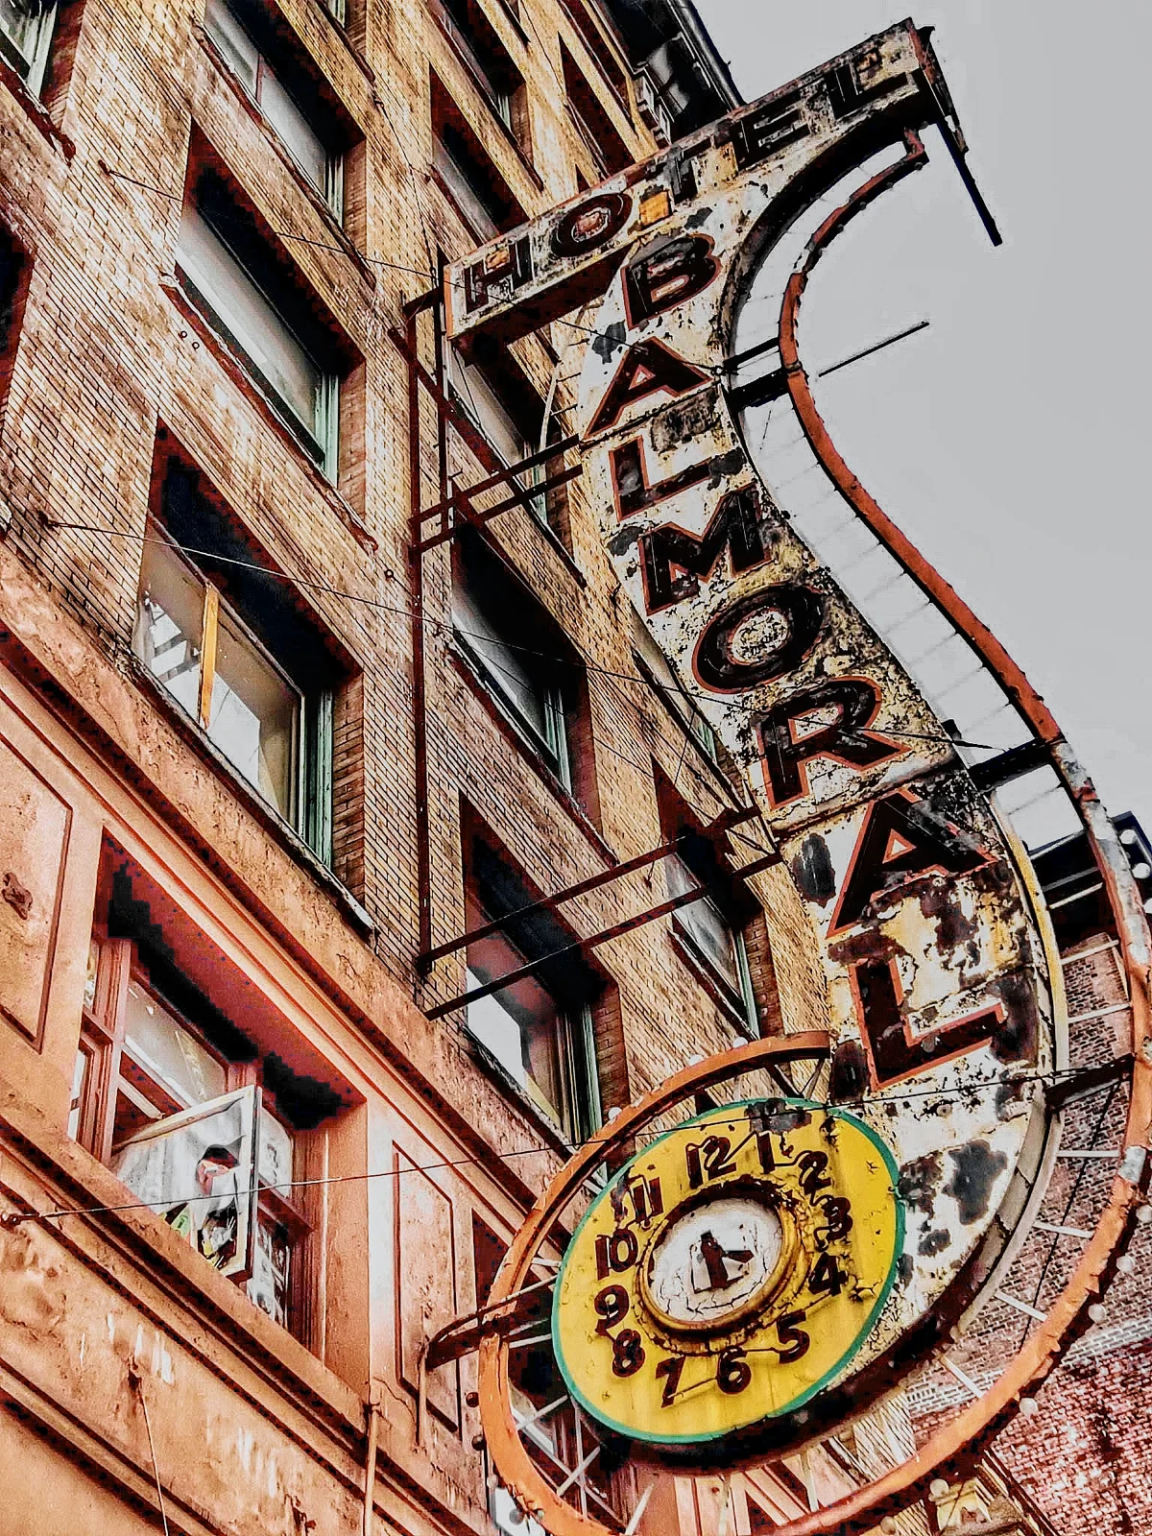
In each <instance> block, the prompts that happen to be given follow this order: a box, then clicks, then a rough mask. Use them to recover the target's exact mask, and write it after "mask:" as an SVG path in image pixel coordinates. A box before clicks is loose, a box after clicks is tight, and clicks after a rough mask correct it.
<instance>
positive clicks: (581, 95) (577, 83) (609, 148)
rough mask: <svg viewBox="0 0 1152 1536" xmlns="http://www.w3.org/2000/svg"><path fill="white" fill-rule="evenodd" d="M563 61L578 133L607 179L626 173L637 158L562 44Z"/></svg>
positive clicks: (565, 82)
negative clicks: (616, 173) (622, 172)
mask: <svg viewBox="0 0 1152 1536" xmlns="http://www.w3.org/2000/svg"><path fill="white" fill-rule="evenodd" d="M560 57H561V63H562V64H563V68H564V89H565V91H566V92H567V95H568V111H569V114H570V116H571V118H572V121H573V122H574V124H575V125H576V131H577V132H578V133H579V135H580V137H581V139H582V140H583V141H584V144H585V146H586V147H587V149H588V151H589V153H590V154H591V156H592V158H593V160H594V161H595V162H596V165H597V166H598V167H599V169H600V171H601V172H602V173H603V174H604V175H605V176H610V175H612V174H613V173H615V172H616V171H623V170H626V169H627V168H628V166H630V165H632V164H633V162H634V160H635V156H634V155H633V153H632V151H631V150H630V149H629V148H628V146H627V144H625V142H624V140H623V139H622V138H621V137H620V135H619V134H618V133H617V131H616V129H615V128H614V127H613V125H612V119H611V118H610V117H609V116H608V114H607V112H605V110H604V108H603V107H602V106H601V104H600V100H599V97H598V96H597V95H596V92H595V91H594V90H593V89H592V87H591V86H590V85H589V84H588V81H587V80H586V79H585V78H584V74H583V72H582V71H581V69H580V67H579V65H578V64H577V63H576V61H575V59H573V57H572V55H571V54H570V53H569V52H568V50H567V48H565V46H564V44H563V43H561V44H560Z"/></svg>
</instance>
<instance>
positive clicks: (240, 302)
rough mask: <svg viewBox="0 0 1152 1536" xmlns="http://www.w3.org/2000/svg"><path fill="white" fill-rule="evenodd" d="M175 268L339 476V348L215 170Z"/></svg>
mask: <svg viewBox="0 0 1152 1536" xmlns="http://www.w3.org/2000/svg"><path fill="white" fill-rule="evenodd" d="M176 270H177V274H178V276H179V278H180V281H181V283H182V284H183V286H184V288H185V290H186V291H187V293H188V296H189V298H190V299H191V301H192V303H193V305H194V306H195V307H196V308H197V309H198V310H199V311H200V312H201V314H202V315H203V317H204V319H205V320H206V321H207V322H208V324H209V325H210V326H211V327H212V329H213V330H215V331H216V332H217V333H218V334H219V335H220V336H221V338H222V339H223V340H224V341H225V342H226V343H227V344H228V345H229V346H230V347H231V348H232V349H233V350H234V351H235V352H236V353H237V354H238V355H239V357H240V359H241V361H242V363H243V364H244V366H245V368H246V370H247V372H248V373H249V374H250V375H251V376H252V378H253V379H254V381H255V382H256V384H257V385H258V387H259V388H260V390H261V392H262V393H263V394H264V396H265V398H266V399H267V400H268V402H269V404H270V405H271V406H272V409H273V410H274V411H275V412H276V414H277V415H278V416H279V418H280V419H281V420H282V421H283V422H284V423H285V425H286V426H287V427H288V429H289V430H290V431H291V433H292V434H293V436H294V437H295V438H296V439H297V440H298V441H299V442H300V444H301V446H302V447H303V448H304V450H305V451H306V452H307V454H308V455H309V457H310V458H311V459H312V460H313V461H314V463H315V464H316V465H317V466H318V467H319V469H320V470H321V471H322V473H323V474H324V475H325V476H326V477H327V478H328V479H329V480H334V479H335V477H336V471H337V439H338V424H339V385H340V380H339V374H338V370H337V361H336V357H335V347H334V344H333V342H332V339H331V337H330V336H329V335H326V334H325V333H324V327H323V326H322V325H320V324H318V323H317V322H316V321H315V319H314V318H313V316H312V315H311V314H309V312H308V304H307V302H306V295H305V294H303V293H302V292H301V291H300V288H299V287H298V286H297V285H295V284H293V283H292V282H291V281H290V280H289V279H287V278H286V276H285V274H284V272H283V271H282V270H281V268H280V267H279V265H278V263H277V261H276V258H275V256H274V254H273V253H272V251H271V250H270V249H269V248H268V246H267V244H266V243H265V242H264V241H263V240H262V239H261V238H260V235H259V233H258V231H257V228H256V225H255V221H254V219H253V217H252V215H251V214H250V213H249V212H248V211H247V210H246V209H244V208H243V207H242V206H241V205H240V204H239V202H238V201H237V199H236V198H235V197H234V196H233V195H232V193H231V191H230V189H229V188H228V187H227V185H226V184H225V182H224V180H223V178H222V177H221V176H219V175H218V174H217V173H216V172H215V171H212V170H206V171H203V172H201V173H200V175H199V176H198V178H197V179H196V182H195V185H194V189H193V192H192V195H191V196H190V198H189V199H188V200H187V201H186V202H185V204H184V210H183V213H182V215H181V219H180V234H179V238H178V240H177V244H176ZM289 315H291V316H292V319H291V320H289V318H288V316H289Z"/></svg>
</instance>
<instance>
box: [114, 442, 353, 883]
mask: <svg viewBox="0 0 1152 1536" xmlns="http://www.w3.org/2000/svg"><path fill="white" fill-rule="evenodd" d="M253 567H256V569H254V568H253ZM133 649H134V651H135V653H136V655H137V657H138V658H139V660H140V661H141V662H142V663H143V665H144V667H145V668H146V669H147V670H148V672H149V673H150V674H151V676H152V677H153V678H154V679H155V680H156V682H157V683H158V684H159V685H160V686H161V687H162V688H163V689H164V691H165V693H166V694H167V695H168V697H169V698H170V699H171V700H172V701H173V702H174V703H175V704H177V705H178V706H179V707H180V708H181V710H183V712H184V713H185V714H186V715H187V716H188V718H189V719H190V720H191V721H192V722H194V724H195V725H196V726H197V727H198V729H199V730H200V731H201V732H203V734H204V736H205V737H206V738H207V740H208V741H209V742H210V743H211V745H212V746H213V747H214V748H215V749H216V751H217V752H219V753H220V754H221V756H223V757H224V758H225V759H226V760H227V761H228V763H229V764H230V765H231V767H232V768H233V769H234V770H235V771H236V773H238V774H239V776H240V777H241V778H242V779H244V780H245V781H246V782H247V783H248V784H249V785H250V786H251V788H252V789H254V790H255V791H256V793H257V794H258V795H259V796H260V797H261V799H262V800H263V801H264V802H265V803H266V804H267V805H268V807H269V808H270V809H271V810H272V811H274V812H275V813H276V814H277V815H278V816H279V817H280V818H281V819H282V820H283V821H285V822H287V823H288V825H289V826H290V827H292V829H293V830H294V831H295V832H296V833H297V834H298V835H299V836H300V837H301V838H303V839H304V841H305V842H307V843H308V845H309V846H310V847H311V849H312V851H313V852H314V853H315V854H316V855H317V857H318V858H320V859H321V860H322V861H323V862H324V863H326V864H330V865H331V864H332V863H333V862H334V846H333V798H334V783H333V778H334V774H333V761H334V750H333V738H334V732H335V725H336V717H337V714H338V713H339V712H340V711H339V705H340V702H341V695H342V694H343V693H344V692H345V691H346V690H347V688H348V685H349V682H350V670H351V669H350V665H349V662H348V660H347V659H346V658H345V657H344V656H343V653H342V652H341V651H339V650H338V648H337V647H336V645H335V643H334V641H333V640H332V639H331V637H329V636H327V635H326V634H325V633H323V632H322V631H321V630H320V627H319V625H318V624H317V623H316V621H315V620H314V619H313V618H312V617H311V615H310V614H309V613H308V612H307V610H306V609H305V608H304V607H303V605H302V604H301V603H300V602H299V601H298V600H295V599H294V598H293V594H292V590H291V586H290V583H288V582H287V581H285V580H282V579H280V578H279V577H278V576H277V575H276V574H275V573H274V572H273V571H272V568H271V566H270V563H269V562H268V560H267V558H266V557H265V556H264V555H263V554H262V552H261V551H259V550H257V549H256V548H255V547H254V546H253V545H252V543H251V542H250V541H249V540H248V539H247V538H246V537H245V536H244V535H243V533H242V532H241V530H240V528H239V526H238V524H237V523H236V522H235V520H234V519H232V518H231V517H230V516H229V515H228V513H227V511H226V510H225V509H224V508H223V507H222V505H221V503H220V501H219V498H218V497H217V496H216V494H215V493H214V491H213V489H212V487H211V486H210V485H209V484H208V482H207V481H206V479H205V478H204V476H203V475H201V474H200V473H199V472H198V471H197V470H195V469H194V468H192V466H191V465H190V464H189V463H188V462H187V461H186V460H185V459H184V458H183V457H182V456H180V455H178V454H177V453H175V452H174V451H172V452H170V451H167V450H165V451H162V452H161V454H160V455H159V457H158V460H157V467H156V484H155V491H154V497H153V517H152V519H151V521H150V522H149V525H148V535H147V538H146V540H145V543H144V555H143V561H142V566H141V573H140V594H139V601H138V607H137V616H136V625H135V629H134V632H133Z"/></svg>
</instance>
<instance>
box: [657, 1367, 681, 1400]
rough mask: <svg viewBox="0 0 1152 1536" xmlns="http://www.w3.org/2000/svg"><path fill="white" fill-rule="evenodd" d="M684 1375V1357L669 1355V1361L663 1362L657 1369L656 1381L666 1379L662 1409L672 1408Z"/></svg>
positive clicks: (661, 1398) (662, 1396)
mask: <svg viewBox="0 0 1152 1536" xmlns="http://www.w3.org/2000/svg"><path fill="white" fill-rule="evenodd" d="M683 1374H684V1356H683V1355H669V1356H668V1358H667V1360H661V1362H660V1364H659V1365H658V1366H657V1367H656V1379H657V1381H659V1379H660V1377H661V1376H663V1378H664V1391H663V1393H662V1394H661V1397H660V1406H661V1408H671V1406H672V1403H673V1401H674V1399H675V1397H676V1388H677V1387H678V1386H679V1385H680V1378H681V1376H682V1375H683Z"/></svg>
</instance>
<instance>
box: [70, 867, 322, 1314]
mask: <svg viewBox="0 0 1152 1536" xmlns="http://www.w3.org/2000/svg"><path fill="white" fill-rule="evenodd" d="M102 884H103V886H104V891H105V893H104V896H103V898H102V902H101V904H100V905H99V906H98V916H99V917H100V921H99V922H98V924H97V925H96V928H95V931H94V933H93V937H92V941H91V947H90V950H89V960H88V978H87V985H86V989H85V994H84V1010H83V1022H82V1029H81V1038H80V1046H79V1050H78V1052H77V1055H76V1062H75V1068H74V1074H73V1086H72V1103H71V1108H70V1112H69V1119H68V1133H69V1135H71V1136H72V1137H74V1138H75V1139H76V1140H78V1141H80V1142H81V1143H82V1144H83V1145H85V1146H86V1147H87V1148H88V1149H89V1150H90V1151H91V1152H93V1153H94V1154H95V1155H96V1156H97V1157H99V1158H100V1159H101V1161H103V1162H105V1163H107V1164H108V1165H109V1166H110V1167H111V1168H112V1169H113V1171H114V1172H115V1173H116V1174H117V1175H118V1176H119V1177H120V1178H121V1179H122V1180H123V1182H124V1183H125V1184H126V1185H127V1186H128V1188H129V1189H130V1190H132V1192H133V1193H134V1194H135V1195H136V1196H137V1198H138V1199H140V1200H141V1201H143V1202H146V1203H147V1204H149V1205H151V1206H152V1207H153V1209H155V1210H156V1211H157V1213H158V1214H159V1215H160V1216H161V1217H162V1218H163V1219H164V1221H166V1222H167V1224H168V1225H169V1226H170V1227H171V1228H172V1229H173V1230H174V1231H175V1232H177V1233H178V1234H179V1235H180V1236H181V1237H183V1238H184V1239H185V1240H186V1241H187V1242H188V1243H189V1244H190V1246H191V1247H193V1248H194V1249H195V1250H196V1252H198V1253H199V1254H200V1255H201V1256H202V1257H203V1258H204V1259H205V1260H206V1261H207V1262H208V1263H209V1264H211V1265H212V1266H213V1268H215V1269H217V1270H219V1271H220V1273H221V1274H223V1275H224V1276H225V1277H227V1278H229V1279H231V1280H232V1281H234V1283H235V1284H237V1285H238V1286H241V1287H243V1289H244V1290H245V1292H246V1293H247V1295H248V1296H249V1298H250V1299H251V1300H252V1301H254V1302H255V1303H256V1305H257V1306H259V1307H260V1308H261V1309H262V1310H263V1311H265V1312H266V1313H268V1315H269V1316H270V1317H272V1318H274V1319H275V1321H276V1322H278V1323H280V1324H281V1325H282V1326H284V1327H286V1328H289V1329H291V1331H292V1332H294V1333H296V1334H297V1336H299V1337H304V1336H305V1334H306V1331H307V1327H308V1306H307V1300H306V1295H305V1276H306V1268H307V1266H306V1262H305V1252H306V1248H307V1244H308V1242H309V1237H310V1233H311V1229H312V1222H311V1220H310V1216H309V1211H308V1203H307V1192H306V1191H303V1190H297V1189H295V1188H293V1187H292V1184H293V1180H294V1179H298V1178H300V1177H301V1176H302V1172H301V1170H302V1154H301V1149H300V1142H301V1140H302V1133H303V1132H304V1131H306V1130H307V1129H309V1128H311V1127H312V1126H314V1125H315V1124H316V1123H317V1116H316V1115H314V1114H308V1113H304V1114H303V1115H300V1114H299V1113H297V1114H296V1115H295V1117H294V1116H293V1115H292V1114H290V1113H287V1112H286V1104H285V1101H283V1100H282V1099H281V1097H280V1096H279V1093H278V1088H277V1082H276V1080H277V1070H276V1062H277V1060H278V1058H275V1057H269V1058H267V1059H266V1060H265V1061H264V1062H261V1060H260V1059H259V1052H258V1050H257V1049H256V1047H255V1046H254V1044H253V1042H251V1041H249V1040H247V1039H246V1038H245V1037H244V1036H243V1035H242V1034H241V1033H240V1031H239V1030H238V1029H237V1028H236V1027H235V1026H234V1025H233V1024H232V1023H231V1021H230V1020H229V1019H228V1018H227V1017H226V1016H225V1015H223V1014H222V1013H221V1012H220V1011H219V1009H217V1008H216V1007H214V1006H213V1004H212V1003H211V1002H210V1001H209V999H208V997H207V996H206V995H205V994H204V993H203V992H202V991H200V990H199V988H198V987H197V986H196V985H195V984H194V983H193V982H191V981H190V980H189V979H188V978H187V977H186V976H184V975H183V974H181V972H179V971H178V970H177V969H176V966H175V965H174V963H173V961H172V958H171V955H170V953H166V952H165V951H166V949H167V946H166V944H165V942H164V939H160V940H159V942H158V941H157V935H158V930H157V929H156V928H155V927H154V926H152V924H151V921H150V917H151V910H150V904H148V903H144V902H139V901H137V900H135V899H134V896H133V887H132V881H131V879H130V877H129V875H128V873H127V864H125V865H123V866H122V867H121V868H118V869H110V868H109V866H108V862H107V861H106V863H105V869H104V875H103V877H102ZM109 891H110V894H109ZM129 933H134V934H135V937H128V936H127V935H128V934H129ZM165 937H166V936H165ZM270 1063H271V1065H270ZM289 1075H290V1074H289ZM283 1077H284V1069H283V1065H282V1063H281V1064H280V1068H279V1079H280V1081H279V1087H280V1088H282V1087H283ZM285 1099H286V1100H287V1101H288V1102H289V1103H290V1101H291V1095H290V1094H288V1095H286V1096H285ZM334 1107H335V1104H334V1103H330V1104H326V1105H323V1106H321V1109H322V1110H323V1111H325V1112H328V1113H330V1112H331V1111H332V1109H333V1108H334ZM321 1117H322V1116H321ZM303 1139H306V1137H304V1138H303Z"/></svg>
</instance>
